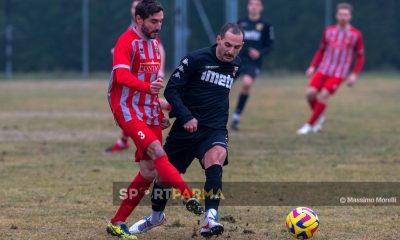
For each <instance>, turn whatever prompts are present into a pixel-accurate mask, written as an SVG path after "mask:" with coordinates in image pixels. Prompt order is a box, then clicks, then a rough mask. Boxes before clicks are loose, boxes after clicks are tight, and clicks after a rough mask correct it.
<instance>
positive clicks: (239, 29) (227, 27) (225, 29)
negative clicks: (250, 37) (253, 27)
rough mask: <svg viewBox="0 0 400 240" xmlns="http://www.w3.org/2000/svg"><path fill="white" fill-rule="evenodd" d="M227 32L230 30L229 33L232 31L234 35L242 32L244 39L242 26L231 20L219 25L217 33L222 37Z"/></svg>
mask: <svg viewBox="0 0 400 240" xmlns="http://www.w3.org/2000/svg"><path fill="white" fill-rule="evenodd" d="M227 32H231V33H233V34H235V35H239V34H242V35H243V39H244V30H243V28H242V26H240V25H239V24H237V23H231V22H228V23H225V24H224V25H223V26H222V27H221V30H219V35H220V36H221V37H222V38H223V37H225V34H226V33H227Z"/></svg>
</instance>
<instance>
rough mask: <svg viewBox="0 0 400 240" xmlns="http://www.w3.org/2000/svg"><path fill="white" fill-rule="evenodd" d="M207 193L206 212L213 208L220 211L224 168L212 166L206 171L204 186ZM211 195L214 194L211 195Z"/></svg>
mask: <svg viewBox="0 0 400 240" xmlns="http://www.w3.org/2000/svg"><path fill="white" fill-rule="evenodd" d="M204 191H205V200H204V204H205V208H206V211H208V210H209V209H211V208H213V209H215V210H217V211H218V206H219V202H220V198H219V197H220V196H219V195H218V194H220V193H221V191H222V166H220V165H212V166H211V167H209V168H207V169H206V183H205V184H204ZM210 193H212V194H211V195H210Z"/></svg>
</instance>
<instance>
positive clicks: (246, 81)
mask: <svg viewBox="0 0 400 240" xmlns="http://www.w3.org/2000/svg"><path fill="white" fill-rule="evenodd" d="M253 81H254V78H253V77H252V76H251V75H249V74H245V75H244V76H243V77H242V78H241V81H240V82H241V89H240V93H239V99H238V102H237V105H236V108H235V112H234V113H233V116H232V121H231V129H232V130H236V131H237V130H239V122H240V115H241V114H242V112H243V110H244V108H245V106H246V103H247V100H248V98H249V94H250V90H251V86H252V85H253Z"/></svg>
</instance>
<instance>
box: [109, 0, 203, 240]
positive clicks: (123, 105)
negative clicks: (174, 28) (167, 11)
mask: <svg viewBox="0 0 400 240" xmlns="http://www.w3.org/2000/svg"><path fill="white" fill-rule="evenodd" d="M163 18H164V10H163V7H162V6H161V4H160V3H159V2H158V1H156V0H143V1H141V2H140V3H139V4H138V6H137V7H136V13H135V21H136V24H135V25H134V26H133V27H132V28H130V29H128V30H127V31H126V32H125V33H123V34H122V35H121V36H120V38H119V39H118V41H117V44H116V46H115V49H114V58H113V69H112V73H111V78H110V83H109V88H108V100H109V104H110V107H111V111H112V113H113V115H114V119H115V121H116V122H117V124H118V125H119V127H120V128H121V129H122V130H123V132H124V133H125V134H127V135H128V136H129V137H130V138H132V140H133V142H134V143H135V145H136V149H137V150H136V154H135V160H136V162H139V166H140V170H139V172H138V173H137V175H136V176H135V177H134V179H133V180H132V182H131V184H130V185H129V186H128V189H127V193H136V194H128V195H127V196H125V198H124V200H123V201H122V203H121V205H120V206H119V209H118V210H117V212H116V213H115V215H114V217H113V218H112V219H111V222H110V223H109V224H108V225H107V228H106V230H107V232H108V233H109V234H111V235H113V236H117V237H120V238H124V239H137V238H136V236H134V235H133V234H131V233H130V232H129V230H128V227H127V225H126V220H127V218H128V216H129V215H130V214H131V213H132V211H133V210H134V209H135V207H136V206H137V205H138V204H139V202H140V200H141V199H142V198H143V196H144V194H145V191H146V190H147V189H148V188H149V187H150V185H151V183H152V182H153V180H154V179H155V178H156V177H158V178H159V179H160V180H161V181H162V182H163V183H165V184H167V185H170V186H172V187H174V188H175V189H177V190H179V191H180V193H181V194H182V196H183V197H184V199H185V202H186V208H187V209H188V210H189V211H190V212H193V213H195V214H198V215H200V214H202V213H203V209H202V207H201V205H200V202H199V201H198V200H197V199H196V198H195V197H194V196H193V193H192V192H191V190H190V189H189V187H188V186H187V185H186V183H185V182H184V180H183V179H182V177H181V176H180V174H179V172H178V171H177V170H176V168H174V167H173V166H172V165H171V163H170V162H169V160H168V157H167V155H166V153H165V151H164V149H163V147H162V145H161V144H162V133H161V131H162V128H167V127H169V120H168V118H166V117H164V115H163V113H162V111H161V107H160V102H159V99H158V94H159V92H160V90H161V89H162V88H163V87H164V85H163V80H162V78H158V77H157V74H158V71H159V68H160V64H161V62H160V61H161V56H160V52H159V48H158V46H159V42H158V40H157V39H156V37H157V35H158V33H159V31H160V30H161V25H162V21H163Z"/></svg>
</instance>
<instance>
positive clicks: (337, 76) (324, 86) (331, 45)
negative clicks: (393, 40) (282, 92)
mask: <svg viewBox="0 0 400 240" xmlns="http://www.w3.org/2000/svg"><path fill="white" fill-rule="evenodd" d="M352 11H353V7H352V6H351V5H350V4H348V3H340V4H338V5H337V10H336V18H337V24H336V25H333V26H330V27H327V28H326V29H325V31H324V33H323V35H322V40H321V45H320V48H319V49H318V51H317V53H316V54H315V57H314V59H313V61H312V63H311V66H310V67H309V68H308V70H307V72H306V75H307V77H310V78H311V80H310V82H309V86H308V88H307V90H306V96H307V101H308V103H309V105H310V108H311V111H312V113H311V116H310V117H309V119H308V121H307V123H306V124H304V125H303V127H301V128H300V129H299V130H298V131H297V134H299V135H306V134H310V133H316V132H318V131H320V130H321V129H322V126H323V124H324V122H325V116H324V115H323V113H324V111H325V109H326V106H327V102H328V99H329V97H330V96H332V95H333V94H334V93H335V92H336V90H337V89H338V88H339V86H340V85H341V83H342V82H343V80H344V79H346V81H347V85H348V86H349V87H352V86H353V85H354V84H355V83H356V80H357V76H358V74H359V73H360V71H361V68H362V66H363V65H364V61H365V55H364V44H363V36H362V34H361V32H360V31H359V30H358V29H356V28H355V27H353V26H352V25H351V24H350V20H351V18H352ZM354 57H355V63H354V68H353V70H352V72H350V73H349V71H350V68H351V66H352V64H353V61H354ZM315 70H317V71H316V73H315Z"/></svg>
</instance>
